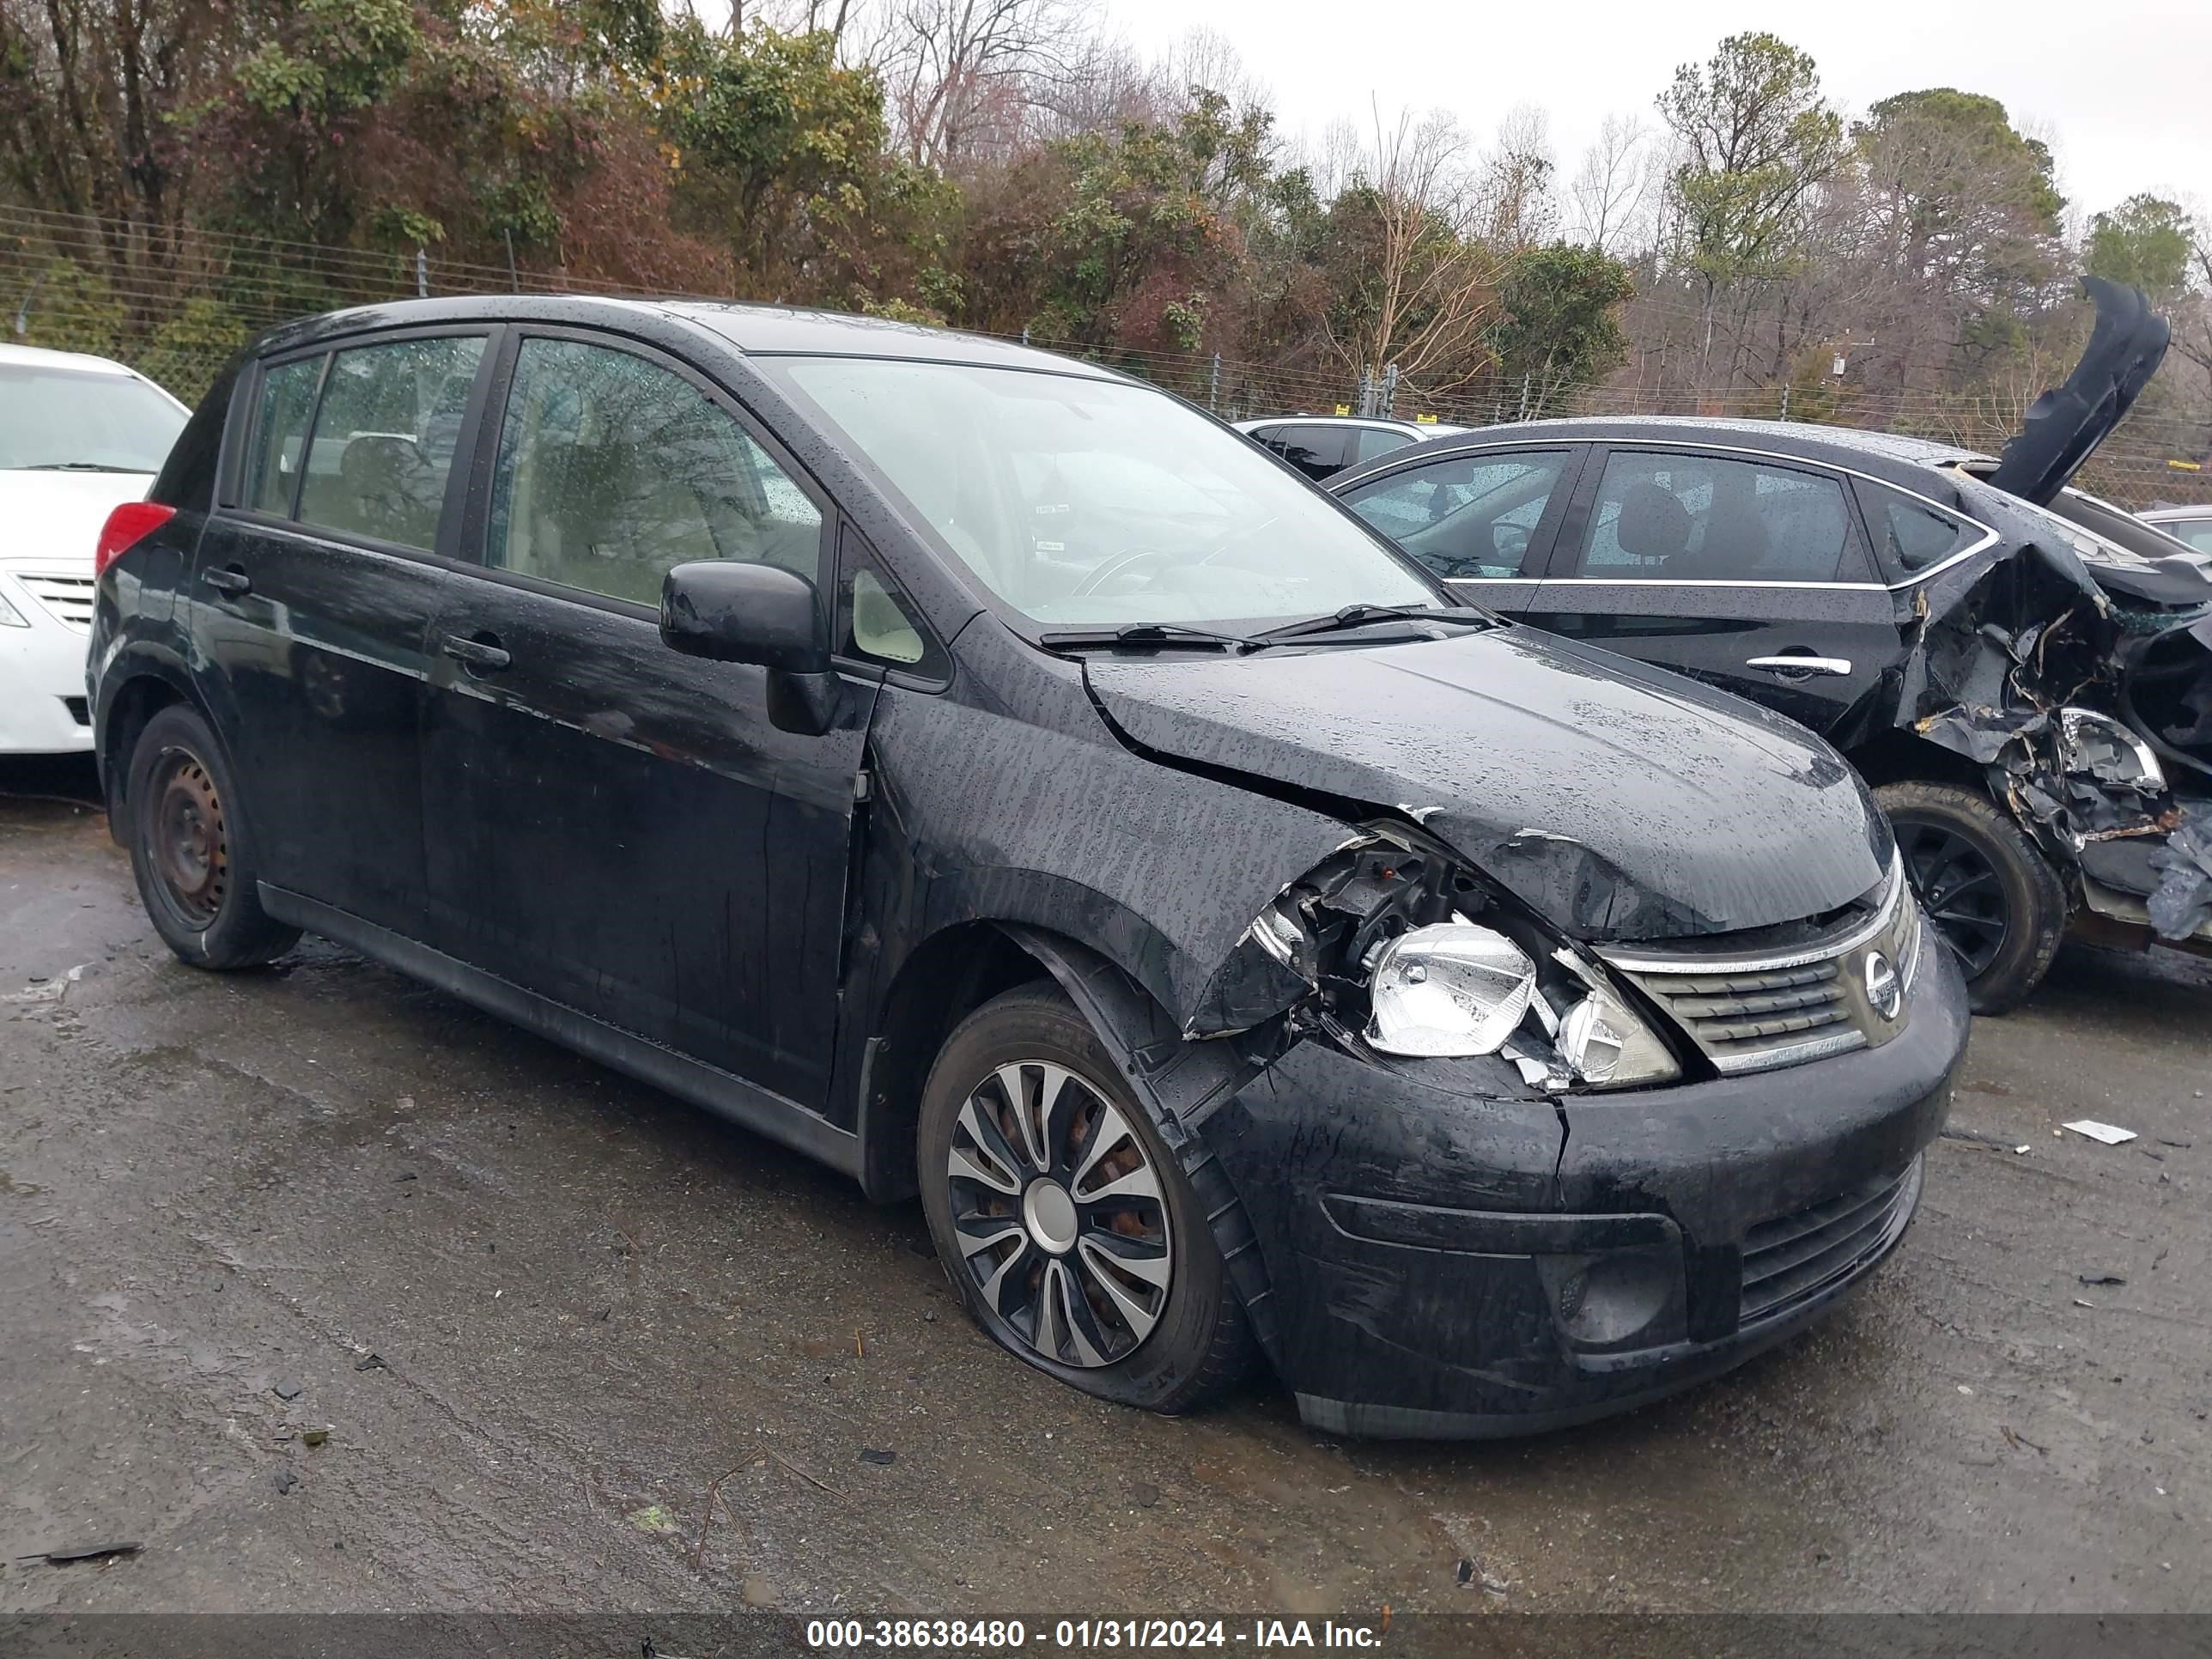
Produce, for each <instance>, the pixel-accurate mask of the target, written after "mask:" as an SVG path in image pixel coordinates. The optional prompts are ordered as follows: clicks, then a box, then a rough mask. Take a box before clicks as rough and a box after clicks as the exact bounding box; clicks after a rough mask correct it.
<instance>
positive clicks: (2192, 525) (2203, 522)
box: [2158, 517, 2212, 553]
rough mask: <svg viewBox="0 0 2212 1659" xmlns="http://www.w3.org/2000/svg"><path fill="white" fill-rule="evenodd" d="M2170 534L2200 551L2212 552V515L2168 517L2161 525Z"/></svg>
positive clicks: (2161, 528)
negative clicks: (2195, 517)
mask: <svg viewBox="0 0 2212 1659" xmlns="http://www.w3.org/2000/svg"><path fill="white" fill-rule="evenodd" d="M2158 527H2159V528H2160V530H2163V531H2164V532H2166V534H2167V535H2169V536H2172V537H2175V538H2178V539H2179V540H2181V541H2185V542H2187V543H2188V544H2190V546H2191V547H2193V548H2195V549H2196V550H2197V551H2198V552H2199V553H2212V517H2208V518H2203V519H2166V520H2161V521H2160V525H2159V526H2158Z"/></svg>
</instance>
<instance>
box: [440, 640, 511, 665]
mask: <svg viewBox="0 0 2212 1659" xmlns="http://www.w3.org/2000/svg"><path fill="white" fill-rule="evenodd" d="M441 648H442V649H443V650H444V652H445V653H446V654H447V656H449V657H451V658H452V659H453V660H454V661H455V662H457V663H459V664H460V665H461V666H463V667H464V668H475V669H482V670H483V671H485V672H487V673H495V672H497V671H499V670H500V669H502V668H504V667H506V666H507V664H508V663H510V662H512V661H513V658H511V657H509V656H508V655H507V651H506V648H505V647H502V646H501V644H500V642H499V636H498V635H495V634H478V635H476V636H475V637H474V638H473V639H464V638H463V637H462V636H461V635H459V634H448V635H446V641H445V644H444V646H443V647H441Z"/></svg>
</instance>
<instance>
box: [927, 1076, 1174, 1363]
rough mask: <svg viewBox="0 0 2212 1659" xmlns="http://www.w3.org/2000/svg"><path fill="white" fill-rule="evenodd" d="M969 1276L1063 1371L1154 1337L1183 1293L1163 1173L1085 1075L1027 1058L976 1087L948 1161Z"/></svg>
mask: <svg viewBox="0 0 2212 1659" xmlns="http://www.w3.org/2000/svg"><path fill="white" fill-rule="evenodd" d="M945 1175H946V1177H947V1180H948V1183H949V1186H950V1188H951V1210H952V1226H953V1231H954V1232H955V1233H956V1234H957V1237H958V1240H959V1246H960V1255H961V1260H962V1263H963V1267H964V1268H965V1270H966V1272H967V1273H968V1275H969V1279H970V1280H971V1281H972V1282H973V1283H974V1284H975V1287H976V1290H977V1292H978V1293H979V1294H980V1295H981V1297H982V1298H983V1300H984V1302H985V1303H987V1304H988V1305H989V1307H990V1309H991V1310H992V1311H993V1312H994V1313H995V1314H996V1315H997V1316H999V1318H1000V1319H1001V1320H1002V1321H1004V1322H1006V1325H1007V1327H1008V1328H1011V1329H1012V1331H1013V1333H1014V1334H1016V1335H1017V1336H1018V1337H1019V1338H1020V1339H1021V1340H1023V1341H1024V1342H1025V1343H1027V1344H1028V1345H1029V1346H1030V1347H1031V1348H1033V1349H1035V1350H1036V1352H1038V1353H1039V1354H1041V1355H1042V1356H1044V1357H1045V1358H1048V1359H1053V1360H1056V1361H1058V1362H1059V1363H1060V1364H1064V1365H1082V1366H1097V1365H1110V1364H1113V1363H1114V1362H1115V1361H1116V1360H1118V1359H1123V1358H1127V1356H1128V1355H1130V1354H1131V1353H1133V1352H1135V1351H1136V1348H1137V1346H1138V1345H1139V1343H1141V1342H1142V1341H1143V1340H1145V1339H1146V1337H1147V1336H1149V1335H1151V1334H1152V1327H1153V1326H1155V1325H1156V1324H1158V1322H1159V1317H1160V1315H1161V1313H1162V1311H1163V1310H1165V1308H1166V1306H1167V1299H1168V1289H1169V1286H1170V1285H1171V1284H1172V1283H1173V1282H1174V1273H1175V1249H1174V1243H1173V1241H1172V1240H1171V1239H1170V1237H1169V1232H1168V1211H1167V1203H1166V1200H1165V1195H1164V1193H1163V1192H1162V1190H1161V1187H1160V1181H1159V1174H1158V1170H1154V1169H1153V1167H1152V1160H1151V1158H1150V1157H1149V1156H1148V1155H1147V1153H1146V1151H1145V1147H1144V1143H1143V1142H1141V1141H1139V1139H1137V1137H1136V1135H1135V1134H1134V1133H1132V1132H1131V1130H1130V1127H1129V1125H1128V1121H1127V1119H1126V1118H1124V1117H1123V1116H1122V1115H1121V1109H1120V1108H1118V1107H1116V1106H1115V1104H1114V1103H1112V1102H1111V1101H1109V1100H1108V1099H1107V1098H1106V1097H1105V1096H1104V1095H1103V1093H1101V1092H1100V1091H1098V1090H1097V1089H1096V1088H1094V1087H1092V1086H1091V1084H1089V1083H1088V1082H1086V1081H1085V1079H1084V1078H1083V1077H1082V1075H1081V1074H1080V1073H1076V1072H1071V1071H1069V1070H1068V1069H1067V1068H1066V1066H1059V1065H1055V1064H1054V1063H1053V1062H1051V1061H1049V1060H1016V1061H1014V1062H1013V1063H1012V1064H1010V1065H1006V1066H1000V1067H999V1068H998V1069H997V1070H995V1071H994V1072H993V1073H991V1074H990V1075H989V1076H987V1077H986V1078H985V1079H983V1080H982V1081H981V1082H980V1083H979V1084H977V1085H975V1091H973V1092H972V1093H971V1094H969V1097H968V1098H967V1100H966V1102H965V1103H963V1105H962V1106H961V1108H960V1117H959V1120H958V1121H957V1123H956V1125H955V1126H954V1128H953V1132H952V1150H951V1152H950V1153H949V1154H948V1155H947V1156H946V1158H945Z"/></svg>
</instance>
